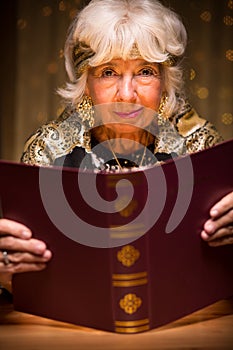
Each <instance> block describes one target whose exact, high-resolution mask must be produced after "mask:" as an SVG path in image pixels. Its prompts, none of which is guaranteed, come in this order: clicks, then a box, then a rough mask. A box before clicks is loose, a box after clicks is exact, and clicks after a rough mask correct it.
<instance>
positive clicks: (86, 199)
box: [0, 140, 233, 333]
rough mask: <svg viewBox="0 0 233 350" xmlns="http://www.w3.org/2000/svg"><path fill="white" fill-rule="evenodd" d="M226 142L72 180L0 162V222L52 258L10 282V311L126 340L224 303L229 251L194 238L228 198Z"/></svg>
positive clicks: (230, 270)
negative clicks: (0, 217) (10, 223)
mask: <svg viewBox="0 0 233 350" xmlns="http://www.w3.org/2000/svg"><path fill="white" fill-rule="evenodd" d="M232 154H233V140H231V141H227V142H223V143H221V144H219V145H217V146H215V147H213V148H211V149H208V150H204V151H201V152H198V153H195V154H192V155H191V156H185V157H181V158H178V159H176V160H170V161H168V162H167V163H165V164H162V165H158V166H154V167H152V168H149V169H146V170H144V171H135V172H127V173H123V174H103V173H98V174H96V173H92V172H82V171H81V170H80V171H79V170H76V169H62V168H45V167H37V166H29V165H24V164H19V163H10V162H5V161H1V162H0V174H1V181H0V194H1V203H2V210H3V214H4V217H6V218H9V219H14V220H17V221H19V222H22V223H23V224H25V225H27V226H29V227H30V228H31V229H32V231H33V236H34V237H36V238H39V239H42V240H43V241H45V242H46V243H47V245H48V247H49V249H51V250H52V252H53V258H52V260H51V261H50V262H49V263H48V266H47V268H46V269H45V270H43V271H41V272H30V273H29V272H28V273H23V274H22V273H21V274H16V275H15V276H14V278H13V295H14V306H15V309H16V310H19V311H23V312H27V313H31V314H35V315H40V316H43V317H48V318H53V319H56V320H60V321H65V322H70V323H73V324H79V325H82V326H87V327H93V328H97V329H101V330H107V331H113V332H119V333H136V332H141V331H145V330H149V329H152V328H155V327H159V326H162V325H164V324H167V323H169V322H172V321H174V320H176V319H178V318H180V317H183V316H185V315H187V314H190V313H192V312H194V311H196V310H198V309H200V308H203V307H205V306H207V305H209V304H211V303H214V302H216V301H218V300H220V299H223V298H228V297H230V296H232V295H233V278H232V276H233V259H232V253H233V245H228V246H223V247H215V248H213V247H209V246H208V244H207V243H206V242H204V241H203V240H202V239H201V238H200V232H201V230H202V227H203V224H204V222H205V221H206V220H207V219H208V216H209V214H208V213H209V209H210V208H211V206H212V205H213V204H214V203H215V202H217V201H218V200H219V199H220V198H222V197H223V196H224V195H225V194H227V193H229V192H230V191H232V190H233V166H232Z"/></svg>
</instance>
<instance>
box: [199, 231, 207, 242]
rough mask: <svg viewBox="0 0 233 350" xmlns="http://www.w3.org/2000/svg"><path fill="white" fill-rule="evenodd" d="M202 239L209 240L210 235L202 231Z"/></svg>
mask: <svg viewBox="0 0 233 350" xmlns="http://www.w3.org/2000/svg"><path fill="white" fill-rule="evenodd" d="M201 237H202V238H203V239H204V240H208V239H209V235H208V234H207V233H206V232H205V231H202V232H201Z"/></svg>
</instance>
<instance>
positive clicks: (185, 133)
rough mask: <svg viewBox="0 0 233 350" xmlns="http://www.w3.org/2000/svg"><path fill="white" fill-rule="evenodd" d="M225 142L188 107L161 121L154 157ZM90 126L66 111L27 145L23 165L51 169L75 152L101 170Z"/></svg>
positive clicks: (37, 133) (34, 136)
mask: <svg viewBox="0 0 233 350" xmlns="http://www.w3.org/2000/svg"><path fill="white" fill-rule="evenodd" d="M221 141H223V139H222V137H221V136H220V135H219V134H218V132H217V130H216V129H215V127H214V126H213V125H212V124H211V123H210V122H208V121H206V120H205V119H203V118H201V117H200V116H199V115H198V114H197V113H196V111H195V110H194V109H193V108H192V107H191V106H190V105H189V104H188V103H186V104H183V106H182V108H181V109H180V111H179V113H177V114H176V115H174V116H173V117H172V118H170V120H168V119H167V118H166V119H165V118H163V117H162V116H159V117H158V133H157V135H156V138H155V144H154V145H153V148H154V149H153V152H154V154H171V153H175V154H177V155H178V156H181V155H185V154H188V153H193V152H197V151H201V150H203V149H206V148H208V147H212V146H214V145H215V144H217V143H219V142H221ZM90 142H91V138H90V135H89V126H88V125H87V124H86V123H84V122H83V121H82V119H81V117H80V116H79V114H78V112H77V111H76V110H75V108H71V107H66V109H65V110H64V111H63V113H62V114H61V116H60V117H59V118H58V119H57V120H54V121H51V122H49V123H47V124H45V125H43V126H41V127H40V128H39V129H38V130H37V131H36V132H35V133H34V134H33V135H32V136H31V137H29V139H28V140H27V141H26V144H25V148H24V152H23V155H22V158H21V161H22V162H24V163H27V164H31V165H41V166H52V165H54V162H55V160H56V159H58V158H60V157H64V156H66V155H68V154H70V153H72V151H73V150H74V149H77V148H81V149H82V150H83V152H84V154H88V153H90V157H91V158H92V163H93V164H95V166H96V168H99V164H100V163H101V162H100V159H97V158H98V157H97V156H96V154H92V152H91V147H90Z"/></svg>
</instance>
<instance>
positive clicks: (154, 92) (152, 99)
mask: <svg viewBox="0 0 233 350" xmlns="http://www.w3.org/2000/svg"><path fill="white" fill-rule="evenodd" d="M140 96H141V102H142V104H143V105H144V106H146V107H148V108H150V109H153V110H155V111H157V110H158V107H159V104H160V100H161V97H162V84H161V83H160V84H154V85H153V86H151V87H146V88H145V89H142V90H141V92H140Z"/></svg>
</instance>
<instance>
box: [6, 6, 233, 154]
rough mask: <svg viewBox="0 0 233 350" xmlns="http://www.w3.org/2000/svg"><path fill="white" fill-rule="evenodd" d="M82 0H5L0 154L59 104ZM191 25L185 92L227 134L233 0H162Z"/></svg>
mask: <svg viewBox="0 0 233 350" xmlns="http://www.w3.org/2000/svg"><path fill="white" fill-rule="evenodd" d="M87 2H88V1H81V0H64V1H60V0H36V1H35V0H1V1H0V17H1V18H0V28H1V41H0V42H1V45H0V46H1V65H0V74H1V94H0V158H2V159H8V160H19V158H20V155H21V152H22V149H23V145H24V142H25V140H26V138H27V137H28V136H29V135H30V134H31V133H32V132H33V131H34V130H35V129H36V128H37V127H38V126H39V125H41V124H42V123H45V122H46V121H48V120H51V119H54V118H56V117H57V116H58V115H59V113H60V112H61V108H62V106H61V104H60V99H59V98H58V96H57V95H56V89H57V87H60V86H62V85H63V84H64V82H65V80H66V78H67V77H66V74H65V70H64V61H63V46H64V42H65V38H66V32H67V29H68V26H69V24H70V22H71V20H72V18H73V17H74V15H75V14H76V11H77V10H78V8H79V7H80V6H83V4H85V3H87ZM163 2H164V3H165V4H166V5H169V6H170V7H171V8H172V9H174V10H175V11H177V12H178V13H179V14H180V16H181V18H182V20H183V22H184V24H185V25H186V28H187V31H188V36H189V41H188V47H187V51H186V55H185V61H184V66H185V71H186V74H185V77H186V86H187V93H188V96H189V99H190V101H191V103H192V104H193V105H194V106H195V108H196V109H197V111H198V112H199V113H200V114H201V115H202V116H203V117H205V118H207V119H209V120H210V121H211V122H213V123H214V124H215V125H216V127H217V129H218V130H219V132H220V133H221V134H222V135H223V137H224V138H225V139H230V138H232V137H233V114H232V113H233V108H232V106H233V86H232V78H233V47H232V43H233V40H232V24H233V0H163Z"/></svg>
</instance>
